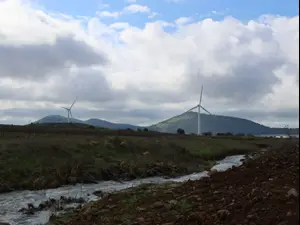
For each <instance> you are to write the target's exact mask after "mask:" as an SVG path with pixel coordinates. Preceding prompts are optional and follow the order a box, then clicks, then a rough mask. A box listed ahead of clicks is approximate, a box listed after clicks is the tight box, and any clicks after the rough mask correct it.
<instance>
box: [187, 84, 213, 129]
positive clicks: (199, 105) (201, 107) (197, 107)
mask: <svg viewBox="0 0 300 225" xmlns="http://www.w3.org/2000/svg"><path fill="white" fill-rule="evenodd" d="M202 93H203V85H202V86H201V92H200V99H199V104H198V105H196V106H194V107H193V108H191V109H189V110H188V111H186V112H185V113H187V112H190V111H192V110H194V109H198V135H200V134H201V127H200V121H201V120H200V119H201V114H200V109H203V110H204V111H205V112H207V113H208V114H209V115H212V114H211V113H210V112H209V111H208V110H207V109H205V108H204V107H203V106H202V105H201V103H202Z"/></svg>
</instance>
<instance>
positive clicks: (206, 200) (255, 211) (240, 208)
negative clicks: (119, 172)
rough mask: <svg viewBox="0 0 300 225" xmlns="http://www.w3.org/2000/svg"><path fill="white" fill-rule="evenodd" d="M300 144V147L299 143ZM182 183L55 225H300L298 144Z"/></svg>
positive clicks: (127, 194) (108, 199)
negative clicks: (238, 165) (226, 169)
mask: <svg viewBox="0 0 300 225" xmlns="http://www.w3.org/2000/svg"><path fill="white" fill-rule="evenodd" d="M298 143H299V142H298ZM298 143H294V144H288V145H286V147H285V148H284V149H274V150H272V149H271V150H269V151H267V152H265V153H263V154H262V155H261V156H260V157H258V158H257V159H255V160H253V159H249V160H247V161H246V162H245V163H244V164H243V165H242V166H241V167H239V168H232V169H231V170H228V171H226V172H220V173H215V174H213V175H212V176H211V177H210V178H204V179H202V180H199V181H189V182H186V183H183V184H168V185H159V186H154V185H148V186H146V185H144V186H141V187H138V188H133V189H130V190H127V191H122V192H118V193H116V194H111V195H106V196H105V197H104V198H103V199H101V200H99V201H98V202H95V203H91V204H89V205H87V206H85V207H83V208H82V209H79V210H77V211H76V212H73V213H70V214H66V215H64V216H62V217H60V218H52V222H51V224H64V225H92V224H93V225H96V224H99V225H100V224H101V225H112V224H113V225H116V224H131V225H133V224H141V225H142V224H145V225H147V224H149V225H150V224H162V225H172V224H182V225H193V224H207V225H208V224H212V225H213V224H215V225H218V224H232V225H237V224H249V225H259V224H261V225H296V224H299V196H298V193H299V144H298Z"/></svg>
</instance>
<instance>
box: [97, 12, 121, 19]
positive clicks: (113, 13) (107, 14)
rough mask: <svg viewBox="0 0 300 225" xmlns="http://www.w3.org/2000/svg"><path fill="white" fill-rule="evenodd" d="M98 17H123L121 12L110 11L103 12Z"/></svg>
mask: <svg viewBox="0 0 300 225" xmlns="http://www.w3.org/2000/svg"><path fill="white" fill-rule="evenodd" d="M97 15H98V16H99V17H112V18H118V17H120V16H121V15H122V13H121V12H109V11H101V12H97Z"/></svg>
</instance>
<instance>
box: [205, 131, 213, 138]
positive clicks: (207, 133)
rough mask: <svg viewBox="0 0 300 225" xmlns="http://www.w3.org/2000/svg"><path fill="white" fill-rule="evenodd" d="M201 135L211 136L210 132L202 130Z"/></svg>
mask: <svg viewBox="0 0 300 225" xmlns="http://www.w3.org/2000/svg"><path fill="white" fill-rule="evenodd" d="M203 135H204V136H209V137H210V136H212V132H204V133H203Z"/></svg>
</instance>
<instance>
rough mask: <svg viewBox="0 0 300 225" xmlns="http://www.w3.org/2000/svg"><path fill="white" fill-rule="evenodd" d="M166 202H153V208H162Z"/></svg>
mask: <svg viewBox="0 0 300 225" xmlns="http://www.w3.org/2000/svg"><path fill="white" fill-rule="evenodd" d="M164 205H165V204H164V203H163V202H160V201H159V202H155V203H153V204H152V206H151V208H160V207H163V206H164Z"/></svg>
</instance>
